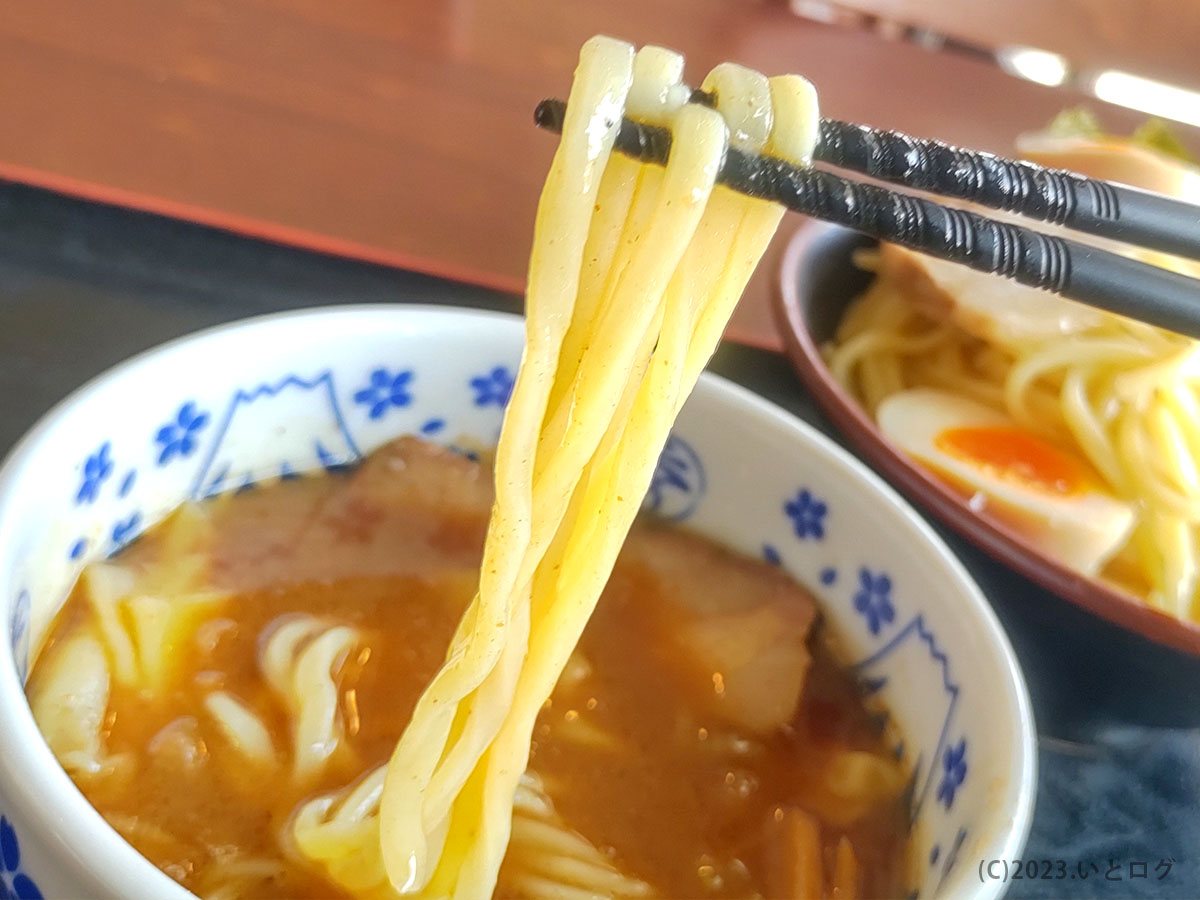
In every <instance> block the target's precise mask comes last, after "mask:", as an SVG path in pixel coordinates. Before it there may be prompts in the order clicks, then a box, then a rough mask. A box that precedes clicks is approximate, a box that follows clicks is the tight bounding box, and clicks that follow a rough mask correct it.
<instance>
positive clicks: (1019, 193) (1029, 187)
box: [814, 119, 1200, 259]
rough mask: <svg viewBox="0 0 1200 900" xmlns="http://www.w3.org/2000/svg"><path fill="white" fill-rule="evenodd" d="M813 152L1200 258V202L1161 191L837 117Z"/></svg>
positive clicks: (894, 178)
mask: <svg viewBox="0 0 1200 900" xmlns="http://www.w3.org/2000/svg"><path fill="white" fill-rule="evenodd" d="M814 157H815V158H816V159H818V160H820V161H821V162H824V163H828V164H829V165H833V166H839V167H841V168H844V169H850V170H852V171H855V172H862V173H863V174H864V175H870V176H871V177H872V178H878V179H879V180H880V181H890V182H893V183H895V184H902V185H905V186H907V187H910V188H914V189H917V190H925V191H931V192H932V193H935V194H941V195H943V196H947V197H957V198H959V199H961V200H970V201H972V202H974V203H978V204H981V205H982V206H988V207H991V208H992V209H1003V210H1009V211H1011V212H1016V213H1020V214H1021V215H1023V216H1029V217H1030V218H1033V219H1041V220H1043V221H1046V222H1053V223H1054V224H1057V225H1065V226H1066V227H1067V228H1071V229H1073V230H1075V231H1081V232H1084V233H1086V234H1094V235H1097V236H1099V237H1106V238H1112V239H1114V240H1117V241H1121V242H1122V243H1126V244H1135V245H1137V246H1139V247H1148V248H1150V249H1152V250H1161V251H1163V252H1165V253H1174V254H1176V255H1178V256H1186V257H1190V258H1191V259H1200V206H1197V205H1196V204H1194V203H1187V202H1185V201H1183V200H1177V199H1175V198H1173V197H1166V196H1163V195H1162V194H1152V193H1150V192H1148V191H1142V190H1138V189H1137V188H1132V187H1126V186H1125V185H1120V184H1112V183H1110V182H1107V181H1100V180H1098V179H1094V178H1085V177H1084V176H1082V175H1077V174H1076V173H1074V172H1067V171H1064V170H1062V169H1047V168H1044V167H1042V166H1039V165H1036V164H1035V163H1031V162H1025V161H1023V160H1013V159H1005V158H1004V157H1002V156H995V155H993V154H991V153H982V152H980V151H978V150H964V149H961V148H959V147H952V146H950V145H949V144H944V143H942V142H941V141H932V140H928V139H925V138H915V137H911V136H909V135H907V134H901V133H900V132H897V131H880V130H877V129H874V128H868V127H867V126H865V125H854V124H851V123H850V122H839V121H837V120H836V119H822V120H821V136H820V139H819V140H818V142H817V147H816V151H815V152H814Z"/></svg>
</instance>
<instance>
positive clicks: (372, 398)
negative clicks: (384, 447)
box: [354, 369, 413, 419]
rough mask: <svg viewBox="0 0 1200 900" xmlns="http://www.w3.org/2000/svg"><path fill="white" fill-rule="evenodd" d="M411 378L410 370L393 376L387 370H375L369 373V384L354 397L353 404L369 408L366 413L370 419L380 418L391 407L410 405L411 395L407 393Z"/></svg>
mask: <svg viewBox="0 0 1200 900" xmlns="http://www.w3.org/2000/svg"><path fill="white" fill-rule="evenodd" d="M412 378H413V373H412V370H411V369H408V370H405V371H403V372H397V373H396V374H395V375H393V374H391V373H390V372H389V371H388V370H387V369H376V370H375V371H374V372H372V373H371V381H370V383H369V384H368V385H367V386H366V387H365V388H363V389H362V390H360V391H358V392H357V393H356V394H355V395H354V402H355V403H360V404H362V405H363V406H368V407H370V409H369V410H368V412H367V415H368V416H369V417H370V418H372V419H378V418H381V417H382V416H383V414H384V413H385V412H387V411H388V410H389V409H390V408H391V407H393V406H408V404H410V403H412V399H413V398H412V394H410V393H409V392H408V385H409V383H410V382H411V381H412Z"/></svg>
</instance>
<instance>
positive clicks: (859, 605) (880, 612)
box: [854, 568, 896, 634]
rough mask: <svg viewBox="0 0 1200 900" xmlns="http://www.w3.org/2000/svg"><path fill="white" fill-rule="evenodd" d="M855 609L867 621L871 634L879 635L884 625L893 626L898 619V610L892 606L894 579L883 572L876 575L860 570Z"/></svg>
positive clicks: (865, 569)
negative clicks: (892, 623)
mask: <svg viewBox="0 0 1200 900" xmlns="http://www.w3.org/2000/svg"><path fill="white" fill-rule="evenodd" d="M854 608H855V609H856V610H858V612H859V613H861V614H862V616H863V618H864V619H866V620H867V628H868V629H869V630H870V632H871V634H879V631H880V629H882V628H883V626H884V625H889V624H891V622H892V621H894V620H895V618H896V608H895V607H894V606H892V579H890V578H888V576H887V575H885V574H884V573H883V572H880V573H879V574H878V575H874V574H872V573H871V570H870V569H867V568H862V569H859V570H858V592H857V593H856V594H855V595H854Z"/></svg>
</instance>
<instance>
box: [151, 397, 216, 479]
mask: <svg viewBox="0 0 1200 900" xmlns="http://www.w3.org/2000/svg"><path fill="white" fill-rule="evenodd" d="M208 419H209V415H208V413H206V412H202V411H201V410H199V409H197V408H196V404H195V403H193V402H192V401H191V400H188V401H187V402H186V403H184V404H183V405H182V406H180V407H179V412H177V413H175V418H174V419H173V420H172V421H170V422H167V424H166V425H163V426H162V427H161V428H159V429H158V433H157V434H155V435H154V442H155V443H156V444H158V447H159V451H158V464H159V465H160V466H165V465H166V464H167V463H169V462H170V461H171V460H173V459H175V458H176V457H178V458H180V459H187V457H189V456H191V455H192V453H194V452H195V450H196V446H197V440H198V437H199V434H200V432H201V431H203V430H204V427H205V426H206V425H208Z"/></svg>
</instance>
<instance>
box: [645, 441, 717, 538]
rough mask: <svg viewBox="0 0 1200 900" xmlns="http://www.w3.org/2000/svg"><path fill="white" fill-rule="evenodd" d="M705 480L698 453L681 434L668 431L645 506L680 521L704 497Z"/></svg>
mask: <svg viewBox="0 0 1200 900" xmlns="http://www.w3.org/2000/svg"><path fill="white" fill-rule="evenodd" d="M707 488H708V482H707V479H706V476H705V474H704V465H703V464H702V463H701V462H700V457H699V456H698V455H697V454H696V451H695V450H693V449H692V448H691V446H690V445H689V444H688V443H687V441H685V440H683V438H680V437H676V436H675V435H671V436H670V437H669V438H667V442H666V444H665V445H664V446H663V450H662V453H661V454H659V457H658V464H657V465H656V466H655V467H654V474H653V475H652V476H651V478H650V488H649V490H647V491H646V501H645V503H646V507H647V508H648V509H650V510H651V511H653V512H655V513H657V514H658V515H660V516H662V517H663V518H665V519H672V520H673V521H676V522H682V521H683V520H684V519H687V518H688V517H689V516H691V514H692V513H694V512H695V511H696V508H697V507H698V506H699V505H700V501H701V500H703V499H704V494H705V492H706V490H707Z"/></svg>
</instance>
